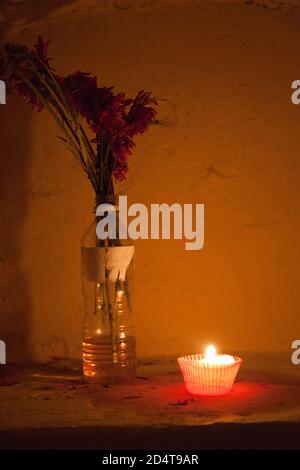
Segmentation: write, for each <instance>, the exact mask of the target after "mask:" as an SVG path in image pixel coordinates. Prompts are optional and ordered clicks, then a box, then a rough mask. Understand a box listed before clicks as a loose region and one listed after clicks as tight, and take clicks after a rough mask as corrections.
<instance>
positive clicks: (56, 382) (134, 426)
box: [0, 355, 300, 449]
mask: <svg viewBox="0 0 300 470" xmlns="http://www.w3.org/2000/svg"><path fill="white" fill-rule="evenodd" d="M246 363H248V364H250V363H251V368H250V367H249V366H248V367H247V366H245V367H244V368H242V369H241V372H240V374H239V376H238V380H237V381H236V383H235V385H234V387H233V389H232V391H231V392H230V393H229V394H228V395H226V396H223V397H213V398H201V397H193V396H191V395H190V394H188V393H187V392H186V390H185V387H184V385H183V382H182V378H181V376H180V373H179V371H178V368H177V364H176V363H175V362H174V361H173V362H165V361H158V362H155V363H148V364H147V365H141V366H140V367H139V370H138V376H137V379H136V382H135V383H134V384H130V385H119V386H108V385H106V384H102V385H101V384H88V383H86V382H85V381H84V380H83V379H82V376H81V373H80V371H79V370H74V369H73V370H67V369H64V368H57V367H49V366H44V367H35V368H27V369H22V368H19V367H13V368H12V367H1V373H2V377H1V380H0V384H1V385H2V386H1V387H0V399H1V402H2V403H3V404H5V406H2V407H1V410H0V422H1V432H0V447H1V448H3V449H5V448H60V449H61V448H82V449H85V448H99V449H100V448H104V449H105V448H141V449H149V448H150V444H149V442H151V445H152V446H153V447H152V448H153V449H155V448H157V449H158V448H168V447H169V448H175V447H176V448H179V449H180V448H185V449H190V448H195V449H196V448H199V449H205V448H235V446H237V448H272V446H275V447H276V448H295V445H296V443H297V439H296V436H297V434H298V435H299V430H300V404H299V392H300V380H299V374H298V369H297V368H295V367H294V368H291V369H288V368H287V369H286V370H285V371H284V372H283V369H282V367H283V366H284V360H283V361H282V363H280V361H279V360H278V359H276V360H275V361H274V360H273V359H272V357H265V356H264V358H263V357H262V356H259V355H257V356H256V360H254V359H253V355H252V360H247V361H246ZM64 367H65V365H64ZM62 436H63V437H62ZM112 436H114V438H113V437H112ZM210 439H213V440H212V441H210ZM236 442H237V443H236ZM172 443H173V444H172ZM233 443H234V444H233ZM232 445H233V447H231V446H232ZM297 445H298V444H297ZM130 446H133V447H130ZM160 446H161V447H160ZM174 446H175V447H174ZM197 446H198V447H197ZM299 447H300V444H299Z"/></svg>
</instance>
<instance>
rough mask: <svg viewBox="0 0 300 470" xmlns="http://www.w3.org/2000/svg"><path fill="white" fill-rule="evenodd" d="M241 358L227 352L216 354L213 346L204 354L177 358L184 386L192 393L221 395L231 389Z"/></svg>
mask: <svg viewBox="0 0 300 470" xmlns="http://www.w3.org/2000/svg"><path fill="white" fill-rule="evenodd" d="M241 362H242V359H241V358H240V357H237V356H230V355H229V354H217V350H216V348H215V346H213V345H210V346H208V347H207V348H206V350H205V354H204V355H202V354H194V355H191V356H183V357H180V358H178V364H179V367H180V369H181V372H182V375H183V379H184V382H185V386H186V388H187V390H188V391H189V392H190V393H192V394H194V395H223V394H224V393H227V392H229V391H230V390H231V388H232V385H233V383H234V380H235V378H236V375H237V372H238V370H239V368H240V365H241Z"/></svg>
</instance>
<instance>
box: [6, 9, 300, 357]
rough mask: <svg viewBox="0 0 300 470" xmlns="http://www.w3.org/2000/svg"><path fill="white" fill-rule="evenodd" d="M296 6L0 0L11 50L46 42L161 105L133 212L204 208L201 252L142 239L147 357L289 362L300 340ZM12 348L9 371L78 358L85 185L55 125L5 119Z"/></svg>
mask: <svg viewBox="0 0 300 470" xmlns="http://www.w3.org/2000/svg"><path fill="white" fill-rule="evenodd" d="M298 7H299V2H296V1H294V2H277V1H275V0H274V1H270V2H268V1H265V2H260V1H258V2H252V1H244V2H243V1H216V2H214V1H202V2H201V1H192V0H185V1H184V0H178V1H176V0H173V1H171V0H163V1H150V0H148V1H147V0H143V1H142V0H136V1H130V0H118V1H117V0H116V1H98V2H96V1H89V0H87V1H83V0H81V1H74V2H73V1H71V0H70V1H55V0H54V1H51V2H50V1H34V0H33V1H30V0H27V1H26V0H25V1H23V2H16V1H14V2H13V1H5V2H2V37H4V35H5V37H6V38H9V39H15V40H18V41H21V42H24V43H26V44H28V45H30V44H32V43H33V41H34V40H35V38H36V36H37V35H38V34H42V35H43V36H44V37H45V38H49V39H50V41H51V49H50V52H51V56H52V57H53V58H54V59H55V66H56V68H57V70H58V71H59V72H60V73H65V74H66V73H69V72H72V71H75V70H77V69H81V70H87V71H91V72H92V73H94V74H96V75H97V76H98V78H99V82H100V83H101V84H105V85H110V84H114V85H115V86H116V88H118V89H120V90H124V91H125V92H127V93H129V94H135V93H136V92H137V91H138V90H140V89H142V88H145V89H149V90H152V91H153V92H154V94H155V95H156V96H158V97H159V98H160V99H161V101H160V114H159V125H155V126H153V127H152V128H151V129H150V131H149V132H148V134H147V135H145V136H144V137H142V138H140V139H139V141H138V145H137V149H136V151H135V154H134V156H133V157H132V159H131V161H130V176H129V179H128V181H127V182H126V183H124V184H122V185H121V186H120V187H119V190H120V192H124V193H126V194H128V196H129V198H130V201H131V202H143V203H145V204H150V203H152V202H168V203H172V202H181V203H204V204H205V224H206V225H205V247H204V249H203V250H202V251H199V252H188V251H185V250H184V245H183V242H181V241H139V242H137V243H136V296H135V300H136V302H135V304H136V324H137V338H138V346H139V353H140V355H141V356H148V357H150V356H158V355H174V356H176V355H177V354H178V353H182V352H189V351H195V350H197V349H198V350H199V349H200V348H201V347H202V346H203V345H204V344H206V343H207V342H208V341H214V342H216V343H217V344H218V345H219V346H220V347H221V348H224V349H226V350H239V351H241V350H247V349H248V350H266V351H277V352H278V351H281V350H285V351H286V350H287V349H288V348H289V347H290V343H291V341H292V340H293V339H295V338H297V336H299V330H300V315H299V305H300V290H299V273H300V269H299V264H300V250H299V230H300V222H299V216H300V199H299V198H300V184H299V176H300V161H299V154H300V107H299V108H298V107H297V106H293V105H292V104H291V100H290V93H291V90H290V85H291V82H292V81H293V80H295V79H299V78H300V55H299V41H300V10H299V8H298ZM0 124H1V131H0V132H1V139H0V154H1V155H0V156H1V172H0V180H1V181H0V191H1V198H0V201H1V208H0V218H1V226H0V229H1V239H0V258H1V259H0V263H1V264H0V269H1V284H0V289H1V297H0V338H2V339H5V340H6V341H7V344H8V359H9V360H11V361H20V360H25V359H35V360H42V361H47V360H49V359H50V358H51V357H78V356H79V354H80V335H81V321H82V309H81V292H80V250H79V241H80V236H81V234H82V233H83V232H84V230H85V228H86V227H87V225H88V223H89V222H90V220H91V215H92V208H93V205H94V201H93V193H92V191H91V188H90V186H89V183H88V181H87V180H86V178H85V176H84V175H83V173H82V171H81V168H79V167H78V165H77V163H76V162H75V161H74V158H73V157H72V155H69V154H68V153H67V152H66V151H65V149H64V147H62V146H61V144H60V143H59V141H58V140H57V139H56V136H57V134H58V131H57V129H56V127H55V125H54V124H53V122H52V121H51V119H50V118H49V117H48V116H47V114H46V113H44V112H43V113H41V114H40V115H35V114H33V113H31V112H30V111H29V110H28V109H27V108H26V106H25V105H24V104H23V103H22V101H21V100H19V99H15V98H10V97H9V99H8V104H7V105H6V106H1V107H0Z"/></svg>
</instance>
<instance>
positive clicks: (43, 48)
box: [34, 36, 51, 66]
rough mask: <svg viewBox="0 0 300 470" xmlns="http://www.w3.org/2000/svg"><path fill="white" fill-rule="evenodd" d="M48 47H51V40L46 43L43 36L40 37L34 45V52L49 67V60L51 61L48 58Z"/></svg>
mask: <svg viewBox="0 0 300 470" xmlns="http://www.w3.org/2000/svg"><path fill="white" fill-rule="evenodd" d="M48 47H49V40H48V41H44V40H43V38H42V37H41V36H38V40H37V43H36V44H35V45H34V50H35V52H36V54H37V56H38V57H39V58H40V59H41V60H42V61H43V62H45V63H46V64H47V65H48V66H49V60H51V59H49V58H48V57H47V53H48Z"/></svg>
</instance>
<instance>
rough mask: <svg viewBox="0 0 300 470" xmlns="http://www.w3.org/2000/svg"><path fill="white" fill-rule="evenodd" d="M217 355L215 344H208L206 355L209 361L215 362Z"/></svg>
mask: <svg viewBox="0 0 300 470" xmlns="http://www.w3.org/2000/svg"><path fill="white" fill-rule="evenodd" d="M216 355H217V349H216V347H215V346H214V345H213V344H210V345H209V346H207V348H206V350H205V354H204V357H205V359H206V361H207V362H214V360H215V358H216Z"/></svg>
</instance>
